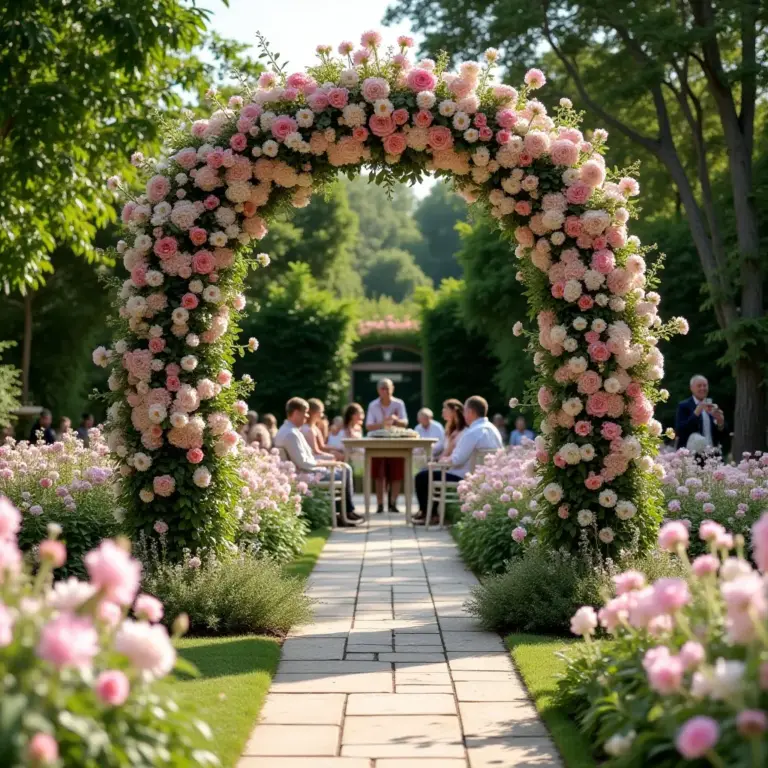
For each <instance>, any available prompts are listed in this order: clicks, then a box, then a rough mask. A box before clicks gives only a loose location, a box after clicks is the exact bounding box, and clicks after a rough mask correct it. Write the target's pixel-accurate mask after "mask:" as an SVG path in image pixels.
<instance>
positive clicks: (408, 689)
mask: <svg viewBox="0 0 768 768" xmlns="http://www.w3.org/2000/svg"><path fill="white" fill-rule="evenodd" d="M395 693H450V694H451V696H453V686H452V685H400V684H398V683H397V682H395Z"/></svg>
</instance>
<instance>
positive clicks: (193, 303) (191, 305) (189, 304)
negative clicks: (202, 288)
mask: <svg viewBox="0 0 768 768" xmlns="http://www.w3.org/2000/svg"><path fill="white" fill-rule="evenodd" d="M199 303H200V299H198V298H197V296H195V294H194V293H185V294H184V295H183V296H182V297H181V306H182V307H184V309H196V308H197V305H198V304H199Z"/></svg>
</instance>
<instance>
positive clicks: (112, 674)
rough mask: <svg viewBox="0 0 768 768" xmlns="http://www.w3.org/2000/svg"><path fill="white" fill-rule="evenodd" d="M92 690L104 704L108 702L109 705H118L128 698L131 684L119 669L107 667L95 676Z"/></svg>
mask: <svg viewBox="0 0 768 768" xmlns="http://www.w3.org/2000/svg"><path fill="white" fill-rule="evenodd" d="M94 690H95V691H96V695H97V696H98V697H99V699H101V701H103V702H104V703H105V704H109V706H111V707H120V706H122V705H123V704H125V702H126V701H127V699H128V695H129V694H130V692H131V684H130V683H129V682H128V678H127V677H126V676H125V673H124V672H121V671H120V670H119V669H108V670H106V671H105V672H102V673H101V674H100V675H99V676H98V677H97V678H96V683H95V685H94Z"/></svg>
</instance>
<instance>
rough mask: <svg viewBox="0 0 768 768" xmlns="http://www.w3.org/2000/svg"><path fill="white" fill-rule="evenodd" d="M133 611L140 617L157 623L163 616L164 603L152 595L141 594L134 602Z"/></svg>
mask: <svg viewBox="0 0 768 768" xmlns="http://www.w3.org/2000/svg"><path fill="white" fill-rule="evenodd" d="M133 612H134V613H135V614H136V615H137V616H138V617H139V618H140V619H146V620H147V621H149V622H152V623H153V624H156V623H157V622H158V621H160V620H161V619H162V618H163V604H162V603H161V602H160V601H159V600H158V599H157V598H156V597H152V595H144V594H141V595H139V596H138V597H137V598H136V602H135V603H134V604H133Z"/></svg>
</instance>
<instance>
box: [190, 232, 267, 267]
mask: <svg viewBox="0 0 768 768" xmlns="http://www.w3.org/2000/svg"><path fill="white" fill-rule="evenodd" d="M249 221H253V219H249ZM215 268H216V259H215V258H214V256H213V254H212V253H211V252H210V251H198V252H197V253H196V254H195V255H194V256H193V257H192V269H193V270H194V271H195V272H197V274H198V275H207V274H210V273H211V272H213V270H214V269H215Z"/></svg>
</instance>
